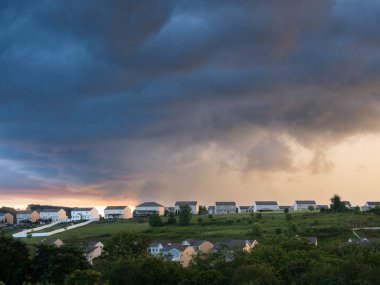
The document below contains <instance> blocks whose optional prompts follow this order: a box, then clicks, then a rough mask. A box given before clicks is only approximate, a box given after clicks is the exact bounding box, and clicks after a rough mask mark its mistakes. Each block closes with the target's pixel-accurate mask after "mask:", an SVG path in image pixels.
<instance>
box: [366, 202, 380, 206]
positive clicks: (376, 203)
mask: <svg viewBox="0 0 380 285" xmlns="http://www.w3.org/2000/svg"><path fill="white" fill-rule="evenodd" d="M367 204H368V206H380V202H367Z"/></svg>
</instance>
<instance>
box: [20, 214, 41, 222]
mask: <svg viewBox="0 0 380 285" xmlns="http://www.w3.org/2000/svg"><path fill="white" fill-rule="evenodd" d="M39 218H40V214H39V213H38V212H37V211H20V212H18V213H17V214H16V219H17V223H18V224H22V223H28V222H32V223H35V222H37V220H38V219H39Z"/></svg>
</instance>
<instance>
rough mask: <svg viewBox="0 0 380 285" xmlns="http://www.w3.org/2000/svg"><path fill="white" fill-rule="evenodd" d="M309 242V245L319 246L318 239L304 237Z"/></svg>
mask: <svg viewBox="0 0 380 285" xmlns="http://www.w3.org/2000/svg"><path fill="white" fill-rule="evenodd" d="M303 238H304V239H306V240H307V243H308V244H311V245H315V246H318V238H317V237H303Z"/></svg>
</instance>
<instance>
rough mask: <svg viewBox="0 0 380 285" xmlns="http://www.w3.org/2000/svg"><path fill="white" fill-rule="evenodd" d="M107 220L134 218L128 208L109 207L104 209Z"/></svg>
mask: <svg viewBox="0 0 380 285" xmlns="http://www.w3.org/2000/svg"><path fill="white" fill-rule="evenodd" d="M104 218H105V219H106V220H114V219H129V218H132V212H131V209H129V207H128V206H108V207H106V208H105V209H104Z"/></svg>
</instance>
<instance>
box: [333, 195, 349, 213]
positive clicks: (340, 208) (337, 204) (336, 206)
mask: <svg viewBox="0 0 380 285" xmlns="http://www.w3.org/2000/svg"><path fill="white" fill-rule="evenodd" d="M330 201H331V206H330V211H331V212H345V211H347V210H348V209H347V207H346V205H345V204H344V203H343V202H342V201H341V197H340V196H339V195H337V194H335V195H334V196H332V197H331V199H330Z"/></svg>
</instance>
